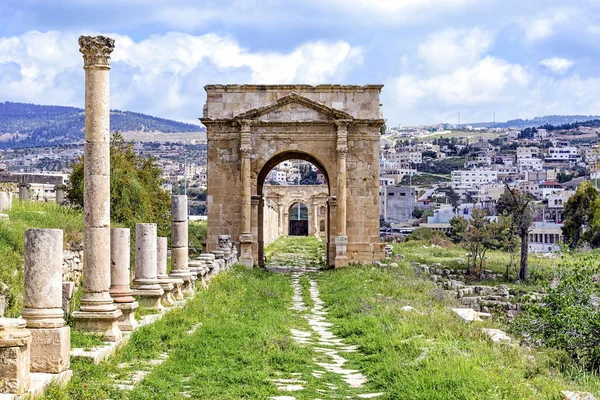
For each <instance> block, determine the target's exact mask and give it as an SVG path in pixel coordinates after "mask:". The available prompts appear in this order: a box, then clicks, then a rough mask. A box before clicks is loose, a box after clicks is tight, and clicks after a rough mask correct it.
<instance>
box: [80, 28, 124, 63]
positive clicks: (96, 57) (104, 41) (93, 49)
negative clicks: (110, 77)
mask: <svg viewBox="0 0 600 400" xmlns="http://www.w3.org/2000/svg"><path fill="white" fill-rule="evenodd" d="M114 49H115V40H114V39H111V38H109V37H106V36H80V37H79V51H80V52H81V53H82V54H83V66H84V68H87V67H101V68H110V53H112V52H113V50H114Z"/></svg>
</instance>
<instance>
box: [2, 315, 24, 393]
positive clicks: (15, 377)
mask: <svg viewBox="0 0 600 400" xmlns="http://www.w3.org/2000/svg"><path fill="white" fill-rule="evenodd" d="M30 346H31V332H30V331H28V330H27V329H25V320H23V319H19V318H0V393H13V394H23V393H25V392H26V391H27V390H28V389H29V385H30V375H29V371H30V360H31V359H30V355H31V349H30Z"/></svg>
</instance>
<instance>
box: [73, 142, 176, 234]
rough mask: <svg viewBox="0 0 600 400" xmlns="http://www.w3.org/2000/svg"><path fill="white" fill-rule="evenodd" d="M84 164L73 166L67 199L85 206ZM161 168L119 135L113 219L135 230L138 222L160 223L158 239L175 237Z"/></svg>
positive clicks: (113, 155) (113, 161)
mask: <svg viewBox="0 0 600 400" xmlns="http://www.w3.org/2000/svg"><path fill="white" fill-rule="evenodd" d="M83 165H84V159H83V157H81V158H80V159H79V160H78V161H77V162H75V163H73V172H72V173H71V176H70V177H69V185H68V188H67V198H68V199H69V201H70V202H71V203H72V204H75V205H76V206H79V207H83V200H84V199H83ZM162 182H163V181H162V178H161V169H160V167H159V166H158V164H157V163H156V160H155V159H154V158H146V157H144V156H142V155H138V154H136V153H135V151H134V150H133V145H132V143H131V142H125V140H124V139H123V137H122V136H121V135H120V134H118V133H116V134H114V136H113V137H112V140H111V146H110V216H111V220H112V222H116V223H120V224H123V225H124V226H126V227H128V228H131V229H135V224H136V223H156V224H157V230H158V236H167V237H170V236H171V228H170V227H171V222H170V210H171V199H170V196H169V194H168V193H167V192H165V191H164V190H163V188H162Z"/></svg>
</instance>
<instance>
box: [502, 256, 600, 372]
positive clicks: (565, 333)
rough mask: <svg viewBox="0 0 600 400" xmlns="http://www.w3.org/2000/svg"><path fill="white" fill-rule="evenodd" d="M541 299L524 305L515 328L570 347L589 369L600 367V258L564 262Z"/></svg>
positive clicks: (556, 346)
mask: <svg viewBox="0 0 600 400" xmlns="http://www.w3.org/2000/svg"><path fill="white" fill-rule="evenodd" d="M554 283H555V285H552V287H551V288H550V289H548V294H547V296H546V297H545V298H544V299H543V300H542V301H541V302H537V303H536V302H530V303H527V304H525V305H524V312H523V313H522V314H521V315H520V316H519V317H518V318H517V319H516V321H515V325H514V326H513V330H515V331H516V332H518V333H520V334H522V335H523V336H525V337H530V338H531V339H532V340H538V339H541V340H542V341H543V343H544V344H545V345H547V346H550V347H555V348H558V349H564V350H566V351H567V352H568V353H569V354H570V355H571V356H572V357H573V358H574V359H575V360H576V361H577V362H578V363H580V364H581V365H582V366H584V367H585V368H588V369H591V370H598V369H599V367H600V310H599V305H600V298H599V297H597V296H598V295H599V294H600V261H599V260H598V258H597V257H594V256H592V255H585V256H581V257H577V258H575V259H573V260H569V261H563V263H562V264H561V266H560V267H559V268H558V269H557V270H556V273H555V279H554Z"/></svg>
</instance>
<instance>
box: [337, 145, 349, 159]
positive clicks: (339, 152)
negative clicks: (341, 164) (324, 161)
mask: <svg viewBox="0 0 600 400" xmlns="http://www.w3.org/2000/svg"><path fill="white" fill-rule="evenodd" d="M335 153H336V154H337V156H338V158H342V157H346V156H347V155H348V148H347V147H340V148H337V149H335Z"/></svg>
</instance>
